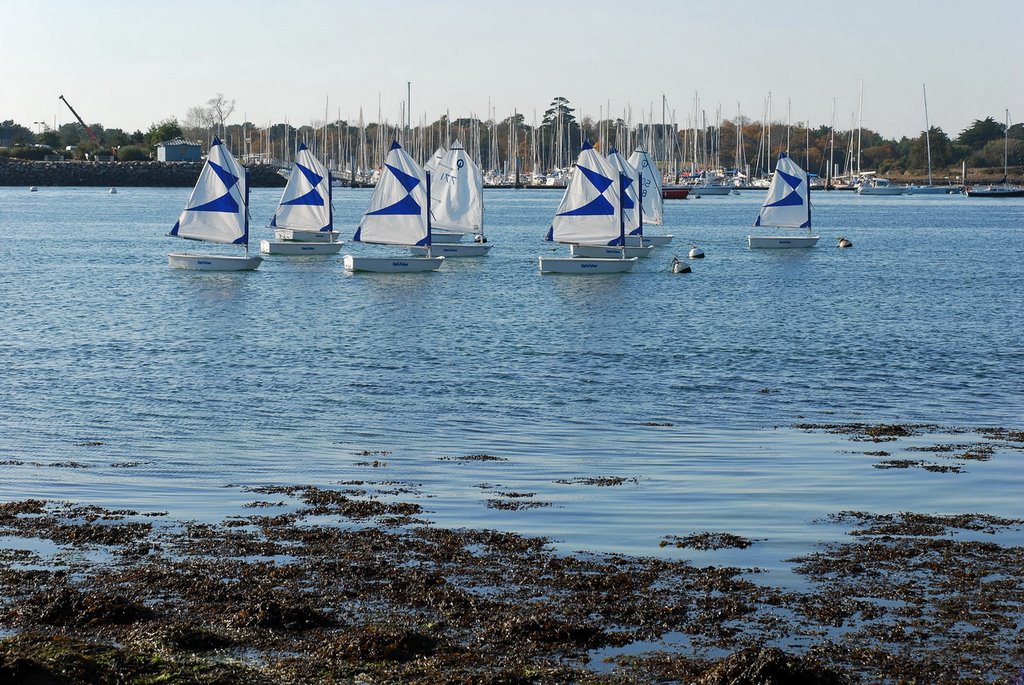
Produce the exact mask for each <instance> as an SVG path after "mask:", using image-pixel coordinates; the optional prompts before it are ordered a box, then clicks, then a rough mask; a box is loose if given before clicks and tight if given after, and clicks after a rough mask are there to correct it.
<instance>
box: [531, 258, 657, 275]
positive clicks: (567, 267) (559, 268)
mask: <svg viewBox="0 0 1024 685" xmlns="http://www.w3.org/2000/svg"><path fill="white" fill-rule="evenodd" d="M537 261H538V262H539V263H540V272H541V273H542V274H617V273H623V272H626V271H632V270H633V267H635V266H636V262H637V258H636V257H632V258H627V259H578V258H575V257H538V259H537Z"/></svg>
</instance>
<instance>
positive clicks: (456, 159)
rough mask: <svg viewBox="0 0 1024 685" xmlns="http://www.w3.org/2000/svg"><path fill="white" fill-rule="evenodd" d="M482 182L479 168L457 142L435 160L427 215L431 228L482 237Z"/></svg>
mask: <svg viewBox="0 0 1024 685" xmlns="http://www.w3.org/2000/svg"><path fill="white" fill-rule="evenodd" d="M483 198H484V178H483V174H481V173H480V167H478V166H477V165H476V163H475V162H474V161H473V160H472V158H470V156H469V155H468V154H466V151H465V150H464V149H463V147H462V144H461V143H459V141H458V140H456V141H455V142H454V143H452V146H451V147H450V148H449V149H448V151H447V152H446V153H445V154H444V155H443V156H442V157H441V158H440V159H439V160H436V163H435V165H434V169H433V171H432V172H431V184H430V212H431V221H430V223H431V226H432V228H441V229H445V230H446V231H450V232H453V233H473V234H482V233H483V225H484V199H483Z"/></svg>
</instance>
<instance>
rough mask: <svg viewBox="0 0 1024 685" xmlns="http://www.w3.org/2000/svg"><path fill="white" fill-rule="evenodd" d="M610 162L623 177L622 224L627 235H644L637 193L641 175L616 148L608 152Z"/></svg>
mask: <svg viewBox="0 0 1024 685" xmlns="http://www.w3.org/2000/svg"><path fill="white" fill-rule="evenodd" d="M608 162H609V163H610V164H611V165H612V166H613V167H615V168H616V169H617V170H618V172H619V174H620V175H621V179H620V180H621V181H622V223H623V227H624V229H623V230H624V231H625V233H626V235H639V236H642V235H643V234H644V224H643V219H642V214H641V207H640V202H639V197H638V195H637V191H638V189H639V188H640V174H639V172H638V171H637V169H636V167H634V166H633V165H632V164H630V163H629V162H627V161H626V158H625V157H623V156H622V155H621V154H619V151H618V150H616V149H615V148H614V147H613V148H611V149H610V150H608Z"/></svg>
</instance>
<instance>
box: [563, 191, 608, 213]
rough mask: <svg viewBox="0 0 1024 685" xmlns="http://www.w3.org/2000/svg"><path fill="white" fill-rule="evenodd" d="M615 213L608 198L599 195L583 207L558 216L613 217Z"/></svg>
mask: <svg viewBox="0 0 1024 685" xmlns="http://www.w3.org/2000/svg"><path fill="white" fill-rule="evenodd" d="M614 213H615V207H613V206H612V203H611V202H609V201H608V198H606V197H605V196H604V195H598V196H597V197H595V198H594V199H593V200H591V201H590V202H588V203H587V204H585V205H583V206H582V207H577V208H576V209H572V210H569V211H568V212H562V213H561V214H559V215H558V216H611V215H612V214H614Z"/></svg>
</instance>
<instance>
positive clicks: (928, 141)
mask: <svg viewBox="0 0 1024 685" xmlns="http://www.w3.org/2000/svg"><path fill="white" fill-rule="evenodd" d="M921 94H922V95H924V145H925V147H926V148H928V185H931V184H932V138H931V126H930V125H929V123H928V91H926V90H925V88H924V84H923V83H922V84H921Z"/></svg>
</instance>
